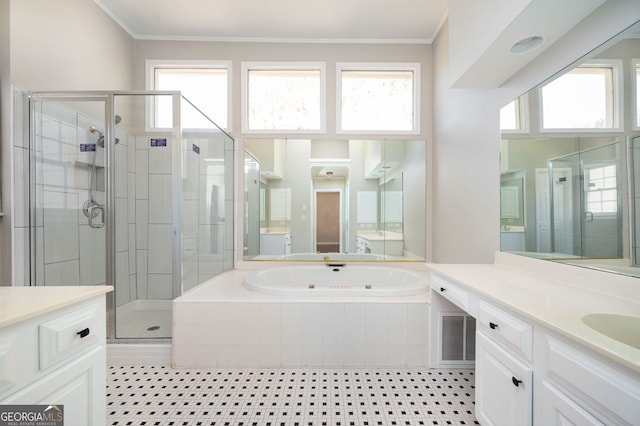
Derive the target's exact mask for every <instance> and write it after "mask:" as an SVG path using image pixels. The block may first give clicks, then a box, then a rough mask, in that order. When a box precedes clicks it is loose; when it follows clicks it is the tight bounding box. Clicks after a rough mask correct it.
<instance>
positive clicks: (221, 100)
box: [147, 61, 231, 129]
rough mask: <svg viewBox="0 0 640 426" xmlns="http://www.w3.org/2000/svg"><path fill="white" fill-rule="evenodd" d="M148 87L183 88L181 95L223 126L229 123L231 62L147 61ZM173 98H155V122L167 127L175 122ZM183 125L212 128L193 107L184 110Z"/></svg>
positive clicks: (191, 127) (153, 88)
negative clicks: (173, 120) (173, 117)
mask: <svg viewBox="0 0 640 426" xmlns="http://www.w3.org/2000/svg"><path fill="white" fill-rule="evenodd" d="M147 69H148V70H147V72H148V74H149V77H150V78H149V79H150V82H151V84H148V87H149V88H150V89H152V90H160V91H180V92H181V93H182V95H183V96H184V97H185V98H186V99H187V100H188V101H189V102H191V103H192V104H193V105H194V106H195V107H196V108H197V109H199V110H200V111H202V113H204V114H205V115H206V116H207V117H208V118H210V119H211V120H213V122H215V123H216V124H217V125H218V126H219V127H220V128H222V129H228V128H229V127H230V121H231V120H230V117H229V111H230V110H231V108H230V96H229V87H231V84H230V78H231V72H230V69H231V64H230V62H210V61H204V62H197V61H196V62H179V61H176V62H162V63H156V62H153V61H148V63H147ZM171 102H172V100H171V99H170V98H169V97H166V98H165V97H161V98H159V99H158V100H157V102H156V119H155V126H156V127H161V128H166V127H171V123H172V112H171V111H172V105H171ZM181 118H182V127H184V128H190V129H198V128H209V127H210V124H208V123H207V122H205V121H206V120H204V117H202V115H201V114H199V113H198V112H197V111H196V110H195V109H194V108H189V107H187V106H185V108H183V110H182V111H181Z"/></svg>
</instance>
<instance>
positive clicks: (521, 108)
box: [500, 92, 531, 135]
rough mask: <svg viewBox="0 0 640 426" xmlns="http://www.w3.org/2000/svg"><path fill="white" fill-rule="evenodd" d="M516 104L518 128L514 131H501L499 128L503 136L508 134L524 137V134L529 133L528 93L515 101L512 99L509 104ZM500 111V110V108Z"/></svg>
mask: <svg viewBox="0 0 640 426" xmlns="http://www.w3.org/2000/svg"><path fill="white" fill-rule="evenodd" d="M512 102H517V104H518V111H517V113H518V120H519V123H520V126H519V127H518V128H516V129H503V128H502V126H501V127H500V132H501V133H503V134H509V135H520V134H522V135H524V134H529V133H531V124H530V117H531V114H530V111H529V92H527V93H525V94H524V95H522V96H518V97H517V98H516V99H514V100H513V101H511V102H509V103H512ZM507 105H509V104H506V105H504V106H503V108H504V107H506V106H507ZM501 110H502V108H501Z"/></svg>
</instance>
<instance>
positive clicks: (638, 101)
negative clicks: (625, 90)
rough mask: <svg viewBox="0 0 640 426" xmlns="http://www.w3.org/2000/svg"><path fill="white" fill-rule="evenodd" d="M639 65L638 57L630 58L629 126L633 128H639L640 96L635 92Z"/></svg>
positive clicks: (636, 90) (639, 59)
mask: <svg viewBox="0 0 640 426" xmlns="http://www.w3.org/2000/svg"><path fill="white" fill-rule="evenodd" d="M638 67H640V58H633V59H631V95H632V97H633V100H634V101H633V105H632V108H631V109H632V111H633V112H632V117H631V121H632V123H633V124H632V125H631V128H632V129H633V130H636V131H637V130H640V123H638V114H639V113H640V97H638V96H637V95H636V94H637V93H638V83H637V74H636V73H637V71H636V70H637V69H638Z"/></svg>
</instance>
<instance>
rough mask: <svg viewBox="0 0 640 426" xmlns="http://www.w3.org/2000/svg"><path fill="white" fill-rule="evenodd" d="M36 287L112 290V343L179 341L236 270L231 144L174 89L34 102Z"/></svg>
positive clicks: (52, 96)
mask: <svg viewBox="0 0 640 426" xmlns="http://www.w3.org/2000/svg"><path fill="white" fill-rule="evenodd" d="M30 125H31V129H30V137H29V139H30V161H29V162H30V165H29V169H30V173H29V176H30V177H29V204H30V208H29V211H30V283H31V285H38V286H54V285H101V284H107V285H113V286H114V292H113V293H112V294H111V296H112V297H111V299H110V301H109V303H108V305H109V306H108V308H107V309H108V312H107V317H108V319H109V321H108V323H109V326H108V333H109V334H108V335H109V338H110V339H161V338H169V337H171V327H172V300H173V299H174V298H175V297H177V296H179V295H181V294H182V293H183V292H185V291H187V290H189V289H191V288H193V287H195V286H196V285H198V284H199V283H202V282H203V281H205V280H207V279H209V278H211V277H213V276H215V275H217V274H220V273H221V272H223V271H225V270H228V269H230V268H232V267H233V259H234V250H233V249H234V247H233V241H234V239H233V217H234V216H233V210H234V200H233V196H234V191H233V188H234V181H233V180H234V164H235V160H234V158H235V144H234V141H233V139H232V138H231V137H230V136H229V135H228V134H226V133H225V132H224V131H222V130H221V129H220V128H219V127H218V126H216V125H215V123H213V122H212V121H211V120H210V119H209V118H208V117H206V116H205V115H204V114H202V113H201V112H200V111H199V110H198V109H197V108H196V107H195V106H194V105H192V104H191V103H190V102H189V101H188V100H187V99H185V98H184V97H182V96H181V95H180V94H179V93H178V92H122V93H117V92H116V93H113V92H109V93H105V92H95V93H85V92H82V93H40V94H31V95H30Z"/></svg>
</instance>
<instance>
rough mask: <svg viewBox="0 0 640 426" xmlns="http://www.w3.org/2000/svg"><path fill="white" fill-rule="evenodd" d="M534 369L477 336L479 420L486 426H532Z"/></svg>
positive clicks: (489, 340)
mask: <svg viewBox="0 0 640 426" xmlns="http://www.w3.org/2000/svg"><path fill="white" fill-rule="evenodd" d="M532 385H533V374H532V369H531V368H530V367H528V366H527V365H525V364H524V363H523V362H521V361H519V360H517V359H516V358H515V357H514V356H513V355H511V354H510V353H508V352H507V351H505V350H504V349H503V348H502V347H500V346H498V345H497V344H496V343H495V342H493V341H492V340H491V339H490V338H489V337H487V336H486V335H485V334H484V333H482V332H478V333H477V334H476V418H477V419H478V421H479V422H480V423H481V424H482V425H484V426H490V425H493V426H519V425H531V424H532V405H533V392H532Z"/></svg>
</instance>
